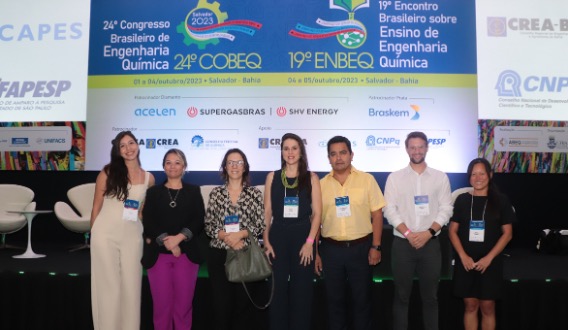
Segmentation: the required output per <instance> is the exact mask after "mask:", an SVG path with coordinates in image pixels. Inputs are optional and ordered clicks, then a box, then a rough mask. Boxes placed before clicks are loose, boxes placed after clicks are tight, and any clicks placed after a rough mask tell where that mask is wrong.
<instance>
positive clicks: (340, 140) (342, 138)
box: [327, 135, 353, 155]
mask: <svg viewBox="0 0 568 330" xmlns="http://www.w3.org/2000/svg"><path fill="white" fill-rule="evenodd" d="M336 143H345V144H346V145H347V150H349V153H350V154H352V153H353V150H351V141H349V139H348V138H346V137H345V136H340V135H336V136H334V137H332V138H331V139H329V141H327V154H328V155H329V149H330V148H331V145H332V144H336Z"/></svg>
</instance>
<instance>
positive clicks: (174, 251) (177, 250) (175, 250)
mask: <svg viewBox="0 0 568 330" xmlns="http://www.w3.org/2000/svg"><path fill="white" fill-rule="evenodd" d="M171 251H172V254H173V255H174V257H176V258H178V257H179V256H181V249H180V248H179V246H176V247H174V248H173V249H171Z"/></svg>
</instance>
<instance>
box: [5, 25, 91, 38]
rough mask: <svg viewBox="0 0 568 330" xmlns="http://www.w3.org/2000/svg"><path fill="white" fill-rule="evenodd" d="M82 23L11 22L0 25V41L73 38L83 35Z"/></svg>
mask: <svg viewBox="0 0 568 330" xmlns="http://www.w3.org/2000/svg"><path fill="white" fill-rule="evenodd" d="M82 28H83V24H82V23H79V22H74V23H54V24H43V23H42V24H38V25H37V26H36V25H31V24H23V25H22V26H15V25H12V24H5V25H0V41H43V40H67V39H70V40H74V39H80V38H81V37H82V36H83V31H82Z"/></svg>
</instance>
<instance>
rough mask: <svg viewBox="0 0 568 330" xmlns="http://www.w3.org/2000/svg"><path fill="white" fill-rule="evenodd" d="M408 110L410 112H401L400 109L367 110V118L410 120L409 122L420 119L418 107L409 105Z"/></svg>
mask: <svg viewBox="0 0 568 330" xmlns="http://www.w3.org/2000/svg"><path fill="white" fill-rule="evenodd" d="M410 108H411V109H412V110H401V109H392V108H388V109H375V108H369V117H381V118H410V120H418V119H420V113H419V112H420V106H418V105H415V104H411V105H410Z"/></svg>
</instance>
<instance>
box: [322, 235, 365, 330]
mask: <svg viewBox="0 0 568 330" xmlns="http://www.w3.org/2000/svg"><path fill="white" fill-rule="evenodd" d="M370 248H371V238H370V237H369V239H368V241H365V242H361V243H359V244H356V245H353V246H349V247H345V246H338V245H335V244H333V243H329V242H327V241H325V240H324V241H322V243H321V246H320V249H319V251H320V256H321V258H322V264H323V272H324V283H325V289H326V294H327V313H328V328H329V329H331V330H347V329H352V330H371V329H372V328H373V326H372V316H371V310H372V306H371V304H372V302H371V283H372V276H373V275H372V274H373V273H372V268H371V266H369V249H370ZM348 287H349V290H347V288H348ZM347 292H350V297H349V298H350V299H348V297H347ZM348 306H349V308H350V309H351V312H350V316H351V317H350V319H351V320H352V326H349V324H348V319H349V318H348Z"/></svg>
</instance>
